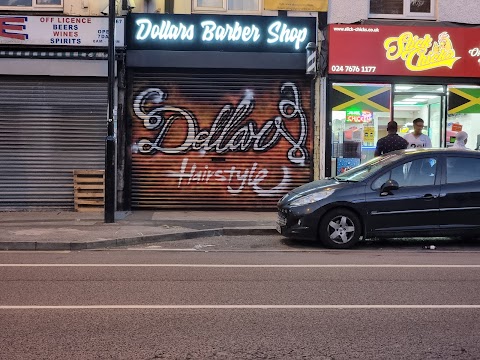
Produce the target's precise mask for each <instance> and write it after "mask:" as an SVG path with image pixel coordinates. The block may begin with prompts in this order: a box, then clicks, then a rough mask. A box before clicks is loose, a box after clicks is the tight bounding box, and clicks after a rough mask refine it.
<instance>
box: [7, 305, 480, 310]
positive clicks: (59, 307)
mask: <svg viewBox="0 0 480 360" xmlns="http://www.w3.org/2000/svg"><path fill="white" fill-rule="evenodd" d="M67 309H68V310H102V309H113V310H115V309H118V310H128V309H140V310H144V309H145V310H148V309H152V310H153V309H165V310H168V309H180V310H183V309H193V310H195V309H265V310H266V309H285V310H288V309H318V310H329V309H332V310H333V309H338V310H342V309H346V310H349V309H425V310H428V309H480V305H24V306H17V305H12V306H9V305H2V306H0V310H67Z"/></svg>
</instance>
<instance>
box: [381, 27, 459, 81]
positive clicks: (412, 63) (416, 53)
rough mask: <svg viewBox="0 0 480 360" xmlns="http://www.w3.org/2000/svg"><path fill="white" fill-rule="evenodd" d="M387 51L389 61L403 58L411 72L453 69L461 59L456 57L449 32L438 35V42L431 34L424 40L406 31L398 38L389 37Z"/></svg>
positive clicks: (386, 42) (386, 44)
mask: <svg viewBox="0 0 480 360" xmlns="http://www.w3.org/2000/svg"><path fill="white" fill-rule="evenodd" d="M383 46H384V48H385V50H387V53H386V57H387V59H388V60H391V61H393V60H397V59H399V58H401V59H402V60H403V61H405V66H406V68H407V69H408V70H410V71H425V70H430V69H435V68H439V67H443V66H445V67H448V68H450V69H452V67H453V64H454V63H455V62H456V61H457V60H458V59H460V57H456V56H455V49H454V48H453V44H452V41H451V40H450V35H449V34H448V32H446V31H444V32H442V33H440V34H439V35H438V40H437V41H433V38H432V36H431V35H430V34H426V35H425V36H424V37H423V38H422V37H419V36H417V35H413V33H411V32H410V31H406V32H404V33H402V34H400V36H398V37H389V38H387V39H386V40H385V42H384V43H383Z"/></svg>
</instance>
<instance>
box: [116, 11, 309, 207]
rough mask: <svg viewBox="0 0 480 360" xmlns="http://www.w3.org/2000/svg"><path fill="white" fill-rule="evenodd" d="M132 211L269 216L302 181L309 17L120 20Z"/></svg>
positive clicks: (306, 147)
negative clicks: (124, 35) (122, 22)
mask: <svg viewBox="0 0 480 360" xmlns="http://www.w3.org/2000/svg"><path fill="white" fill-rule="evenodd" d="M127 28H128V31H127V58H126V65H127V84H128V88H127V96H126V104H125V106H126V109H127V116H126V119H127V124H128V126H127V128H128V132H127V139H128V140H127V146H126V153H125V157H126V168H127V173H126V176H125V178H126V179H127V180H126V181H127V183H128V184H127V186H126V189H128V191H127V192H126V196H127V198H126V199H125V203H126V204H128V206H127V207H130V208H132V209H146V208H149V209H156V208H179V209H205V208H210V209H262V208H265V209H272V208H274V207H275V204H276V202H277V201H278V200H279V199H280V198H281V197H282V196H283V194H285V193H286V192H288V191H289V190H291V189H292V188H294V187H296V186H298V185H300V184H302V183H305V182H307V181H309V180H310V179H311V177H312V172H313V168H312V167H313V163H312V154H313V111H312V106H313V100H312V99H313V98H314V91H313V90H312V86H313V80H312V77H310V76H307V75H306V63H307V61H306V46H307V44H309V43H313V44H315V43H316V18H291V17H282V18H279V17H262V16H221V15H161V14H129V15H128V17H127Z"/></svg>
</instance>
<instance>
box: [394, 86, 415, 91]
mask: <svg viewBox="0 0 480 360" xmlns="http://www.w3.org/2000/svg"><path fill="white" fill-rule="evenodd" d="M412 87H413V86H408V85H395V90H410V89H411V88H412Z"/></svg>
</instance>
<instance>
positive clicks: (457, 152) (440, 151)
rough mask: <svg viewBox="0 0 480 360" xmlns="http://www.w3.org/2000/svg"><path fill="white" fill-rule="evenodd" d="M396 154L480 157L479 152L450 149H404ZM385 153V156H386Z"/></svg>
mask: <svg viewBox="0 0 480 360" xmlns="http://www.w3.org/2000/svg"><path fill="white" fill-rule="evenodd" d="M395 153H397V154H401V155H404V156H412V155H418V154H427V153H430V154H432V155H434V154H435V155H439V154H446V155H469V156H472V155H473V156H475V157H480V151H474V150H469V149H466V150H462V149H450V148H427V149H426V148H413V149H404V150H397V151H395ZM388 154H389V153H387V154H386V155H388Z"/></svg>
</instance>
